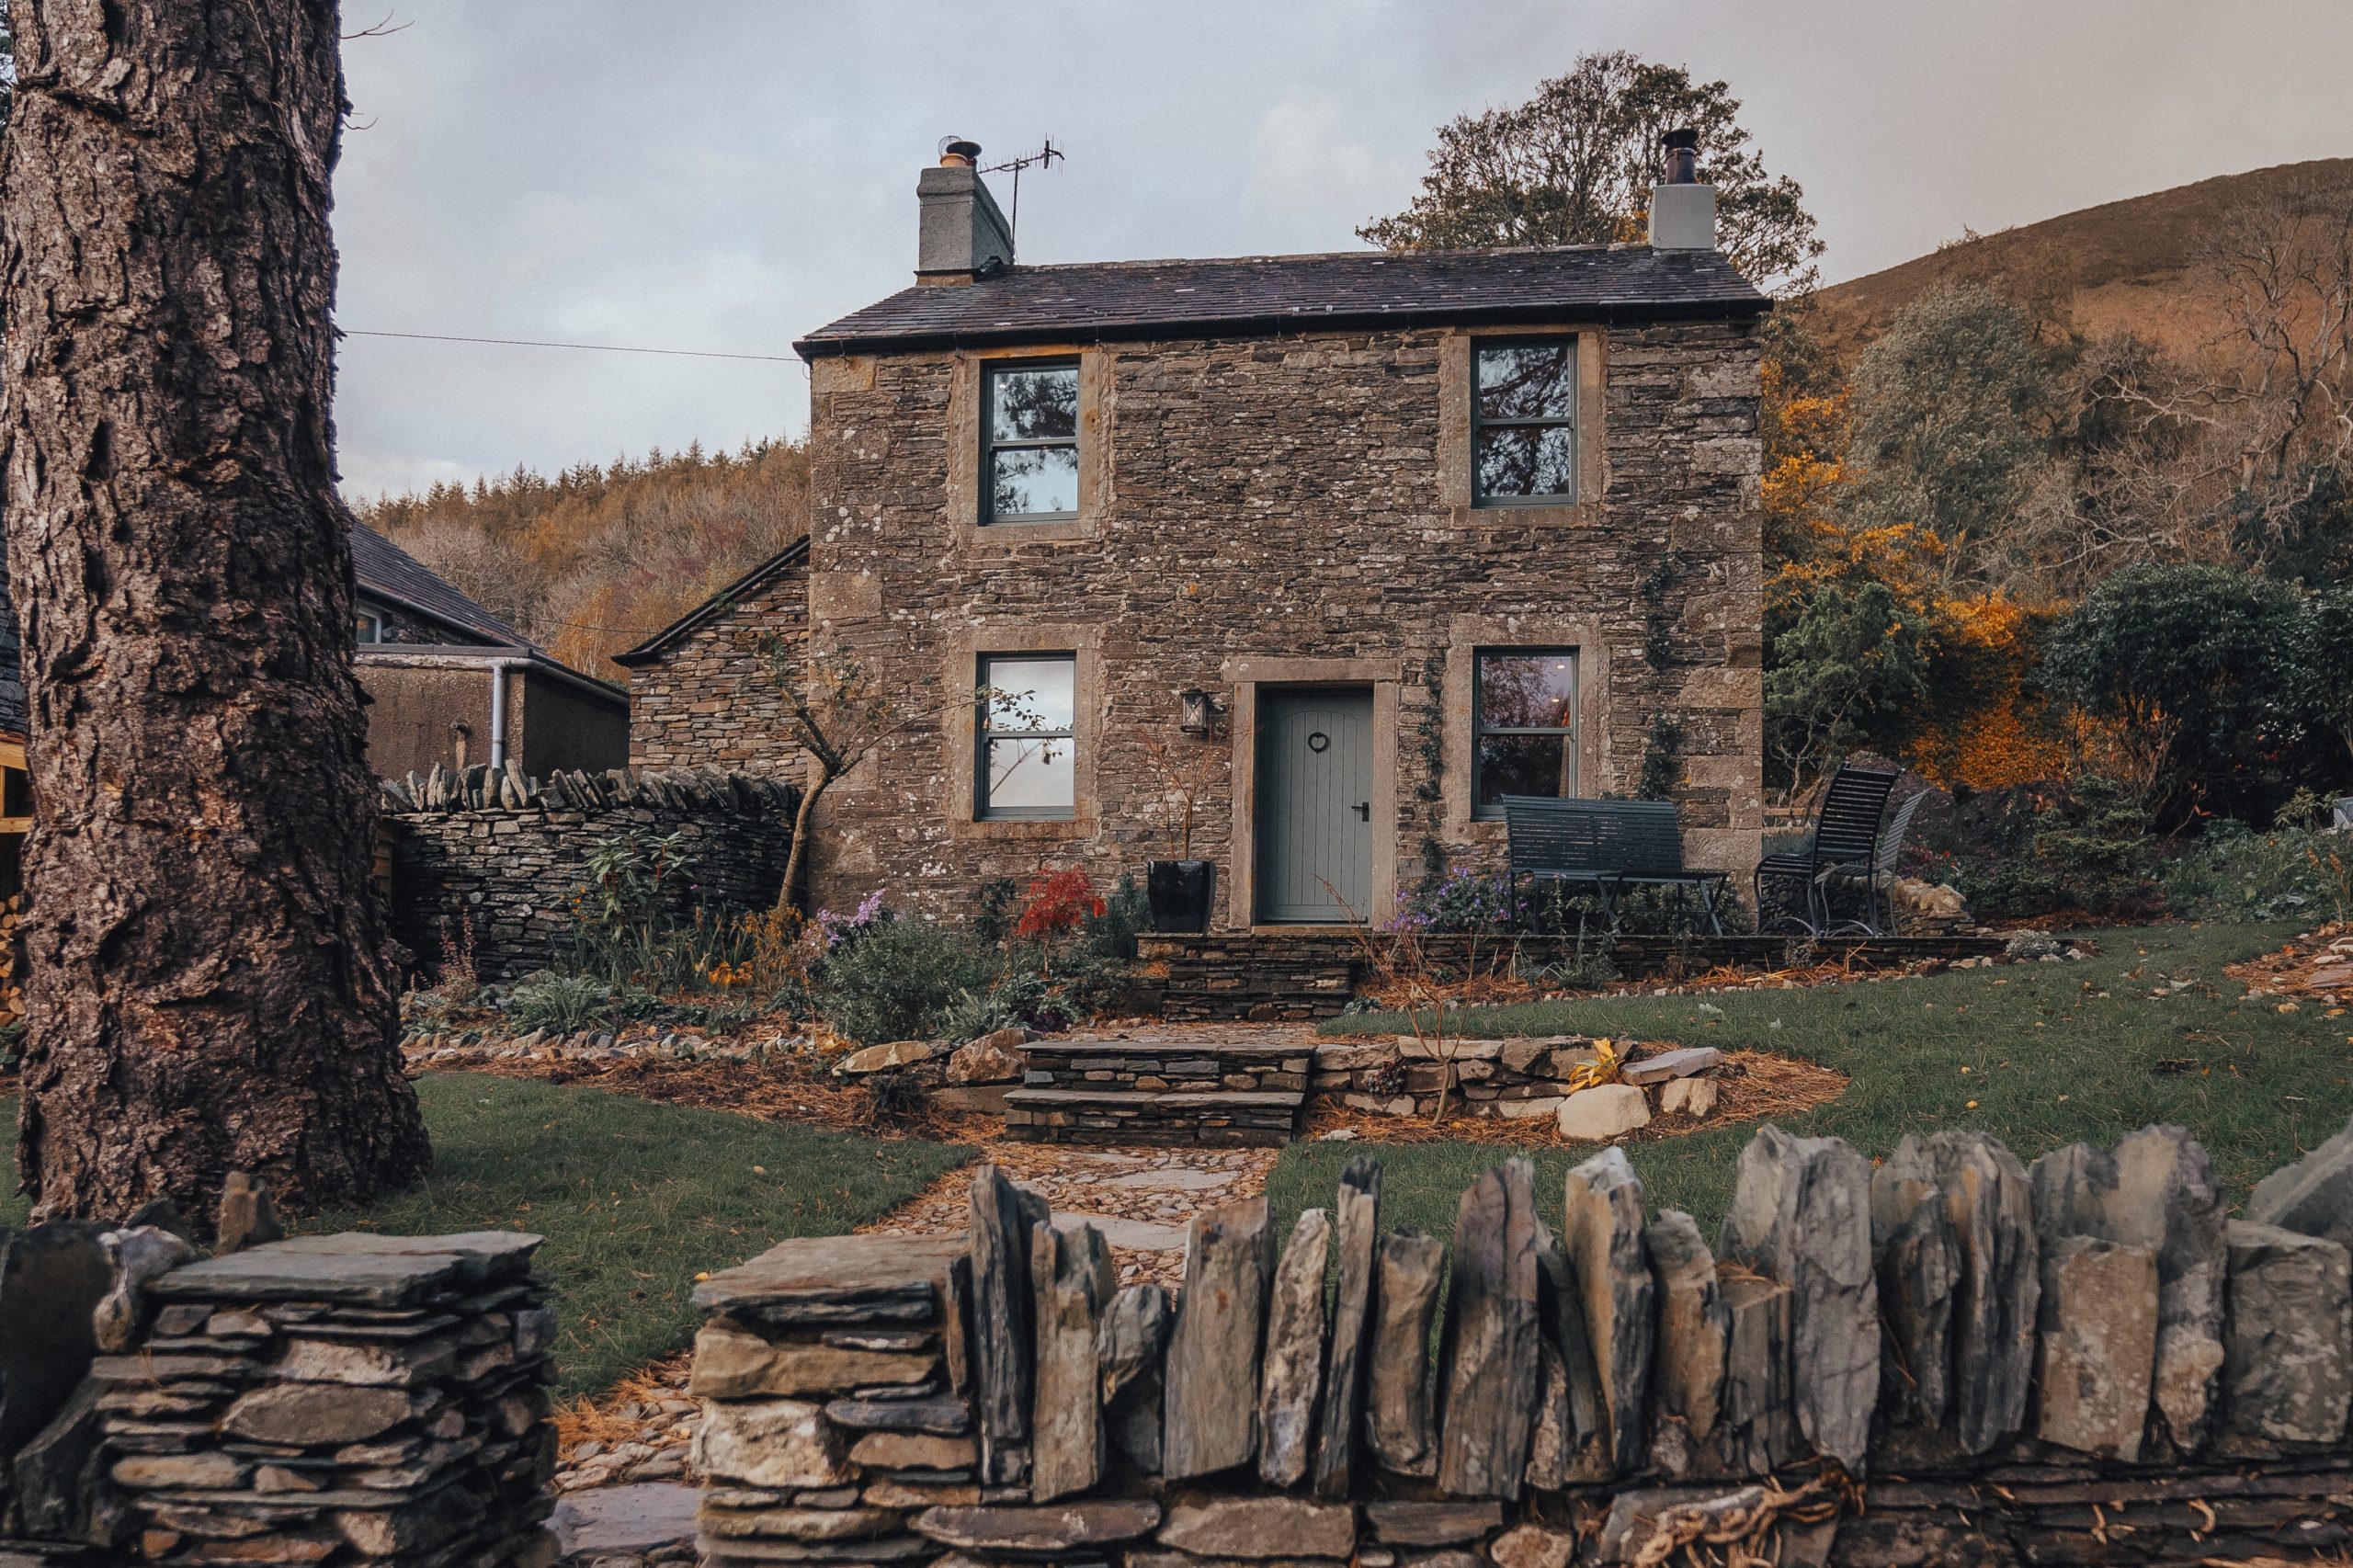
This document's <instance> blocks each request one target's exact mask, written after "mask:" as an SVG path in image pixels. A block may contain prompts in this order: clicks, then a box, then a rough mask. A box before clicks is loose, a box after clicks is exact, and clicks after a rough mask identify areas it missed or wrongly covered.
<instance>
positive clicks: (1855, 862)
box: [1755, 763, 1904, 937]
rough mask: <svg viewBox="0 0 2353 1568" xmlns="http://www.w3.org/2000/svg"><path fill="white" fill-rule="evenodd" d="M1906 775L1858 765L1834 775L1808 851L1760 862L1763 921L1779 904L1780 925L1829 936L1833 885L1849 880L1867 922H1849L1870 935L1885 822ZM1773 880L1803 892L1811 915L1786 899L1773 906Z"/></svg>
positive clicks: (1758, 883) (1759, 898)
mask: <svg viewBox="0 0 2353 1568" xmlns="http://www.w3.org/2000/svg"><path fill="white" fill-rule="evenodd" d="M1903 777H1904V774H1903V770H1902V769H1900V768H1893V767H1857V766H1855V765H1854V764H1852V763H1849V764H1847V765H1846V766H1845V767H1840V768H1839V769H1838V771H1837V772H1836V773H1835V774H1833V775H1832V776H1831V778H1830V785H1829V787H1828V788H1827V789H1825V790H1823V792H1822V804H1821V805H1820V806H1819V807H1818V808H1816V810H1815V812H1814V818H1813V839H1812V841H1811V842H1810V843H1808V844H1807V845H1806V846H1805V847H1804V848H1803V849H1801V850H1796V851H1793V852H1790V853H1786V854H1779V855H1768V856H1766V857H1765V858H1763V859H1762V860H1759V861H1758V862H1757V863H1756V879H1755V885H1756V908H1757V912H1758V915H1759V916H1760V918H1761V917H1762V916H1763V914H1764V911H1766V910H1767V909H1768V908H1772V907H1774V906H1775V905H1777V904H1778V905H1779V906H1780V907H1781V909H1782V914H1781V915H1779V921H1782V922H1787V923H1790V924H1792V925H1796V926H1802V927H1803V928H1804V930H1805V932H1806V934H1807V935H1808V936H1812V937H1824V936H1828V935H1829V934H1830V933H1831V930H1832V920H1831V911H1830V896H1831V892H1832V889H1833V884H1835V883H1836V882H1837V881H1838V880H1839V879H1841V878H1849V879H1852V880H1853V882H1854V884H1855V885H1857V886H1859V887H1860V888H1862V890H1863V892H1864V895H1865V906H1864V915H1865V918H1864V919H1862V920H1859V921H1850V922H1847V924H1850V925H1856V926H1861V927H1862V928H1863V929H1864V930H1866V931H1869V930H1870V920H1869V916H1870V914H1871V913H1872V911H1871V907H1870V896H1871V895H1870V886H1871V882H1872V881H1873V879H1875V878H1876V876H1877V875H1878V867H1879V854H1880V823H1881V818H1882V817H1883V816H1885V815H1886V812H1887V797H1888V796H1889V795H1890V794H1891V793H1893V790H1894V789H1895V781H1896V780H1897V779H1899V778H1903ZM1768 882H1770V883H1777V884H1779V885H1780V886H1782V887H1784V888H1787V887H1790V885H1791V884H1795V885H1796V886H1797V887H1799V888H1802V890H1803V892H1804V898H1805V914H1804V915H1797V914H1795V913H1793V912H1791V911H1790V909H1789V907H1788V903H1787V902H1786V901H1783V900H1778V899H1777V900H1774V901H1773V902H1772V903H1768V902H1767V898H1766V892H1765V888H1766V884H1767V883H1768ZM1872 934H1873V935H1876V934H1877V933H1876V932H1873V933H1872Z"/></svg>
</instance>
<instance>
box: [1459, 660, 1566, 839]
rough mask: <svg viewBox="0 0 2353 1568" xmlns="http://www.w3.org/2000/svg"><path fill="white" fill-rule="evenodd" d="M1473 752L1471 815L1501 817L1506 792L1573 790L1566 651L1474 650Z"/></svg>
mask: <svg viewBox="0 0 2353 1568" xmlns="http://www.w3.org/2000/svg"><path fill="white" fill-rule="evenodd" d="M1477 663H1478V675H1477V691H1476V705H1477V711H1476V714H1475V716H1474V721H1475V727H1476V730H1477V745H1476V746H1475V748H1474V750H1473V754H1472V809H1473V814H1474V815H1478V816H1500V815H1501V814H1502V804H1501V802H1502V801H1503V798H1504V797H1505V796H1506V795H1546V796H1551V797H1553V798H1555V799H1566V798H1568V797H1571V796H1574V794H1575V793H1576V792H1577V660H1576V653H1575V652H1574V650H1572V649H1566V648H1560V649H1544V650H1532V649H1531V650H1515V651H1512V652H1507V653H1480V654H1479V655H1478V660H1477Z"/></svg>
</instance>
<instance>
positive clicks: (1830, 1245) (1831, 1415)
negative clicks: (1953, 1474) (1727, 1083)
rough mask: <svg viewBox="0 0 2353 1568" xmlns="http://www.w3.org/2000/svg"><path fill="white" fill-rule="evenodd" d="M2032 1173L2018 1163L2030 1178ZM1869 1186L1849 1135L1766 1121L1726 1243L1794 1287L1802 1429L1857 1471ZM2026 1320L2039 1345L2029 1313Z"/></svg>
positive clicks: (1868, 1368) (1869, 1390) (1867, 1360)
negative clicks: (1804, 1133)
mask: <svg viewBox="0 0 2353 1568" xmlns="http://www.w3.org/2000/svg"><path fill="white" fill-rule="evenodd" d="M2012 1164H2013V1165H2015V1164H2016V1162H2015V1161H2013V1162H2012ZM2019 1176H2020V1182H2021V1185H2023V1181H2024V1176H2025V1173H2024V1172H2020V1173H2019ZM1870 1190H1871V1172H1870V1165H1869V1164H1868V1163H1867V1162H1866V1161H1865V1160H1864V1159H1863V1157H1862V1155H1860V1154H1859V1153H1856V1152H1855V1150H1854V1148H1853V1147H1852V1146H1851V1145H1850V1144H1848V1143H1847V1142H1846V1141H1845V1140H1844V1139H1839V1138H1792V1137H1790V1135H1789V1134H1788V1133H1786V1132H1783V1131H1781V1130H1780V1129H1779V1128H1778V1127H1772V1126H1768V1127H1766V1128H1764V1129H1763V1130H1762V1131H1759V1132H1758V1133H1757V1134H1756V1137H1755V1138H1754V1139H1752V1140H1750V1142H1749V1144H1748V1146H1747V1147H1746V1148H1745V1149H1743V1150H1742V1151H1741V1152H1740V1175H1739V1178H1738V1185H1737V1186H1736V1187H1735V1188H1734V1190H1733V1202H1732V1210H1731V1212H1730V1213H1728V1214H1726V1215H1725V1216H1724V1228H1723V1237H1722V1244H1721V1245H1720V1247H1719V1248H1718V1250H1719V1251H1720V1252H1722V1254H1723V1256H1725V1257H1726V1258H1727V1259H1728V1260H1730V1261H1732V1262H1734V1263H1739V1264H1743V1265H1745V1266H1746V1267H1750V1268H1754V1269H1756V1270H1757V1271H1758V1272H1759V1273H1762V1274H1764V1275H1766V1276H1768V1278H1774V1279H1778V1280H1780V1281H1781V1282H1782V1283H1784V1284H1786V1285H1788V1286H1789V1287H1790V1291H1791V1296H1790V1389H1791V1394H1792V1398H1793V1403H1794V1407H1795V1411H1796V1415H1797V1424H1798V1429H1799V1430H1800V1431H1801V1432H1802V1433H1803V1434H1804V1435H1805V1437H1806V1438H1807V1440H1808V1441H1810V1442H1811V1443H1813V1446H1814V1448H1815V1449H1817V1450H1819V1451H1820V1452H1822V1453H1824V1454H1827V1455H1828V1456H1830V1457H1831V1458H1832V1459H1835V1460H1837V1461H1838V1462H1839V1463H1840V1464H1842V1465H1844V1466H1846V1467H1847V1470H1848V1471H1853V1472H1855V1473H1857V1474H1860V1473H1861V1472H1862V1470H1863V1466H1864V1461H1865V1458H1866V1455H1867V1452H1868V1449H1869V1447H1870V1430H1871V1411H1872V1408H1873V1406H1874V1405H1876V1404H1877V1403H1878V1401H1879V1337H1880V1329H1879V1308H1878V1301H1877V1297H1878V1292H1877V1290H1876V1289H1875V1286H1874V1282H1873V1279H1872V1276H1871V1227H1870V1203H1871V1199H1870ZM2029 1239H2030V1238H2029ZM2027 1326H2028V1341H2027V1348H2028V1350H2029V1353H2030V1352H2031V1351H2032V1348H2033V1338H2032V1329H2033V1324H2032V1322H2031V1320H2029V1324H2028V1325H2027Z"/></svg>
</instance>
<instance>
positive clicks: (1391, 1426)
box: [1365, 1225, 1446, 1475]
mask: <svg viewBox="0 0 2353 1568" xmlns="http://www.w3.org/2000/svg"><path fill="white" fill-rule="evenodd" d="M1445 1279H1446V1244H1445V1243H1443V1242H1441V1241H1439V1240H1438V1238H1437V1237H1436V1236H1433V1235H1429V1234H1427V1233H1425V1232H1422V1231H1419V1230H1416V1229H1415V1228H1414V1227H1413V1226H1410V1225H1404V1226H1400V1227H1399V1228H1398V1229H1396V1230H1394V1231H1392V1232H1390V1233H1389V1234H1388V1236H1387V1237H1385V1238H1384V1239H1383V1240H1382V1242H1381V1259H1380V1269H1379V1283H1378V1284H1377V1285H1376V1286H1375V1288H1374V1290H1373V1301H1374V1306H1375V1311H1374V1313H1373V1327H1372V1354H1371V1362H1372V1365H1371V1369H1370V1376H1369V1378H1368V1380H1367V1381H1368V1382H1369V1383H1370V1397H1369V1398H1368V1399H1367V1400H1366V1402H1365V1438H1366V1441H1367V1442H1368V1443H1369V1444H1370V1446H1371V1449H1372V1457H1373V1458H1374V1459H1375V1460H1378V1461H1379V1462H1380V1464H1381V1467H1382V1468H1384V1469H1386V1470H1392V1471H1396V1472H1398V1473H1399V1474H1401V1475H1435V1474H1437V1473H1438V1438H1437V1436H1436V1434H1435V1433H1434V1431H1433V1430H1432V1428H1431V1425H1430V1359H1429V1358H1430V1324H1431V1323H1432V1321H1433V1317H1434V1314H1435V1313H1436V1312H1437V1311H1438V1287H1439V1286H1440V1285H1442V1284H1444V1283H1445Z"/></svg>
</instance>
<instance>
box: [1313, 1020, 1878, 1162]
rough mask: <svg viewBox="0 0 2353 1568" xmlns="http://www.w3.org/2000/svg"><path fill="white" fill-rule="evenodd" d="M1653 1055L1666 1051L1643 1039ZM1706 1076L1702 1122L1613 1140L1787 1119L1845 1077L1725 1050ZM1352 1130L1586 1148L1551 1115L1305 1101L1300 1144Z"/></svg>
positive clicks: (1839, 1088)
mask: <svg viewBox="0 0 2353 1568" xmlns="http://www.w3.org/2000/svg"><path fill="white" fill-rule="evenodd" d="M1645 1043H1646V1044H1648V1045H1652V1046H1655V1047H1657V1048H1658V1049H1660V1050H1669V1049H1672V1047H1670V1046H1667V1045H1665V1044H1664V1043H1662V1042H1660V1041H1655V1040H1653V1041H1646V1042H1645ZM1711 1076H1712V1077H1713V1078H1714V1079H1715V1083H1716V1090H1717V1096H1716V1108H1715V1109H1714V1110H1713V1111H1712V1112H1711V1113H1710V1114H1709V1115H1708V1116H1706V1117H1705V1118H1699V1117H1692V1116H1686V1115H1683V1114H1681V1113H1680V1112H1677V1113H1676V1114H1673V1115H1668V1114H1666V1113H1665V1112H1654V1113H1653V1115H1652V1117H1651V1120H1650V1125H1649V1126H1647V1127H1643V1128H1641V1129H1638V1130H1637V1131H1633V1132H1630V1133H1628V1134H1627V1135H1626V1136H1625V1138H1624V1139H1623V1140H1621V1142H1629V1143H1654V1142H1659V1141H1660V1140H1662V1139H1666V1138H1677V1137H1681V1136H1682V1135H1684V1134H1685V1133H1689V1132H1706V1131H1712V1130H1714V1129H1715V1128H1719V1127H1724V1126H1729V1125H1732V1124H1733V1123H1737V1122H1743V1121H1764V1120H1768V1119H1771V1118H1774V1117H1787V1116H1795V1115H1797V1114H1798V1113H1799V1112H1801V1111H1807V1110H1812V1109H1813V1108H1814V1107H1816V1106H1822V1105H1828V1104H1829V1103H1830V1102H1831V1101H1832V1100H1835V1099H1836V1098H1837V1097H1838V1096H1840V1095H1842V1094H1844V1093H1846V1090H1847V1075H1846V1074H1844V1073H1840V1072H1836V1071H1835V1070H1834V1069H1831V1068H1828V1067H1823V1066H1820V1065H1817V1064H1816V1063H1814V1062H1800V1061H1798V1060H1796V1059H1795V1058H1793V1057H1788V1056H1776V1055H1774V1054H1772V1053H1771V1052H1769V1051H1726V1052H1725V1053H1724V1059H1723V1061H1722V1062H1721V1063H1720V1064H1718V1066H1717V1067H1716V1069H1715V1070H1714V1072H1713V1074H1711ZM1337 1131H1354V1132H1355V1133H1356V1134H1357V1136H1358V1137H1359V1138H1363V1139H1367V1140H1370V1141H1373V1142H1381V1143H1507V1144H1514V1145H1518V1146H1519V1147H1521V1148H1563V1149H1567V1148H1578V1147H1590V1146H1591V1145H1589V1144H1586V1143H1584V1142H1582V1141H1581V1140H1578V1139H1574V1138H1563V1136H1561V1131H1560V1128H1559V1127H1558V1126H1557V1125H1556V1124H1555V1123H1554V1122H1553V1120H1552V1118H1551V1117H1547V1116H1531V1117H1522V1118H1518V1119H1506V1118H1504V1117H1499V1116H1496V1117H1487V1116H1477V1117H1474V1116H1467V1115H1465V1114H1463V1112H1462V1110H1461V1102H1459V1101H1458V1102H1456V1104H1455V1106H1453V1107H1451V1108H1449V1110H1448V1112H1447V1117H1446V1119H1445V1120H1444V1121H1441V1122H1438V1123H1435V1124H1433V1123H1432V1122H1431V1120H1430V1119H1429V1118H1427V1117H1426V1116H1368V1115H1366V1114H1365V1113H1364V1112H1362V1111H1359V1110H1353V1109H1351V1108H1348V1107H1347V1106H1345V1105H1343V1104H1341V1103H1340V1101H1339V1099H1338V1097H1337V1096H1319V1097H1318V1098H1316V1099H1313V1100H1311V1101H1310V1102H1309V1103H1308V1110H1307V1117H1306V1121H1305V1124H1304V1126H1303V1128H1302V1131H1301V1133H1300V1136H1301V1138H1302V1139H1314V1138H1321V1137H1324V1135H1326V1134H1327V1133H1332V1132H1337Z"/></svg>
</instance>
